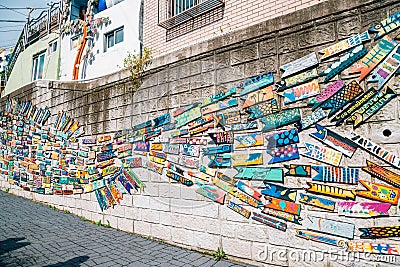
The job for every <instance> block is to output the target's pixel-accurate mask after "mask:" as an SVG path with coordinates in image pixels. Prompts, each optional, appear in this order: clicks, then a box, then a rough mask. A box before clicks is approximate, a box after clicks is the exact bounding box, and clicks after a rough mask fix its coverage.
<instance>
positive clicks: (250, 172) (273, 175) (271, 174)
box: [234, 167, 283, 183]
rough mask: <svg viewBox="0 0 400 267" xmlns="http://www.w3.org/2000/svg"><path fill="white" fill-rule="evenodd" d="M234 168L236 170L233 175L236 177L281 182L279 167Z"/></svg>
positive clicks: (281, 174) (281, 173) (281, 171)
mask: <svg viewBox="0 0 400 267" xmlns="http://www.w3.org/2000/svg"><path fill="white" fill-rule="evenodd" d="M235 169H236V170H237V171H238V173H237V174H236V175H235V176H234V178H236V179H243V180H255V181H269V182H277V183H283V170H282V169H281V168H263V167H235Z"/></svg>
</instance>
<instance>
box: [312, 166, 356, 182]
mask: <svg viewBox="0 0 400 267" xmlns="http://www.w3.org/2000/svg"><path fill="white" fill-rule="evenodd" d="M312 168H313V169H314V170H315V171H316V172H317V173H318V174H317V175H315V176H314V177H313V178H312V180H313V181H316V182H325V183H343V184H358V177H359V172H360V171H359V169H357V168H342V167H332V166H312Z"/></svg>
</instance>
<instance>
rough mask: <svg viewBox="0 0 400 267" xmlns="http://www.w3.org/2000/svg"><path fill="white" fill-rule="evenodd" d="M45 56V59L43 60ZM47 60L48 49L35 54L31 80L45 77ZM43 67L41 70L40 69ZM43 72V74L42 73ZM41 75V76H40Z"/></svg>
mask: <svg viewBox="0 0 400 267" xmlns="http://www.w3.org/2000/svg"><path fill="white" fill-rule="evenodd" d="M41 58H43V61H42V60H41ZM45 60H46V51H42V52H40V53H37V54H35V55H33V57H32V75H31V81H36V80H42V79H43V76H44V75H43V70H44V65H45ZM40 69H41V71H40ZM40 73H41V75H40ZM39 76H40V77H39Z"/></svg>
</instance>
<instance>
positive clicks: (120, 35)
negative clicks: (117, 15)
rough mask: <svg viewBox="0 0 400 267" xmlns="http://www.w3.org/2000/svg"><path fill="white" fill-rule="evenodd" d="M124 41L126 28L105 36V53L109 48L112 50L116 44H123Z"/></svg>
mask: <svg viewBox="0 0 400 267" xmlns="http://www.w3.org/2000/svg"><path fill="white" fill-rule="evenodd" d="M123 41H124V28H123V27H122V28H119V29H116V30H114V31H112V32H109V33H107V34H105V44H106V45H105V48H104V51H107V48H111V47H113V46H114V45H116V44H119V43H122V42H123Z"/></svg>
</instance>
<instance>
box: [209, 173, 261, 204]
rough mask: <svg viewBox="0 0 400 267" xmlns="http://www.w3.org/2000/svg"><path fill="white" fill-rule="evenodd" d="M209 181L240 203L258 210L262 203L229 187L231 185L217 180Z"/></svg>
mask: <svg viewBox="0 0 400 267" xmlns="http://www.w3.org/2000/svg"><path fill="white" fill-rule="evenodd" d="M211 181H212V182H213V184H215V185H216V186H217V187H219V188H221V189H222V190H224V191H225V192H228V193H229V194H230V195H232V196H234V197H236V198H238V199H239V200H240V201H242V202H244V203H247V204H249V205H250V206H252V207H255V208H259V207H261V206H262V202H260V201H258V200H257V199H255V198H253V197H251V196H249V195H247V194H244V193H242V192H240V191H238V189H237V188H236V187H234V186H231V185H229V184H227V183H225V182H223V181H221V180H220V179H218V178H211Z"/></svg>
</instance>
